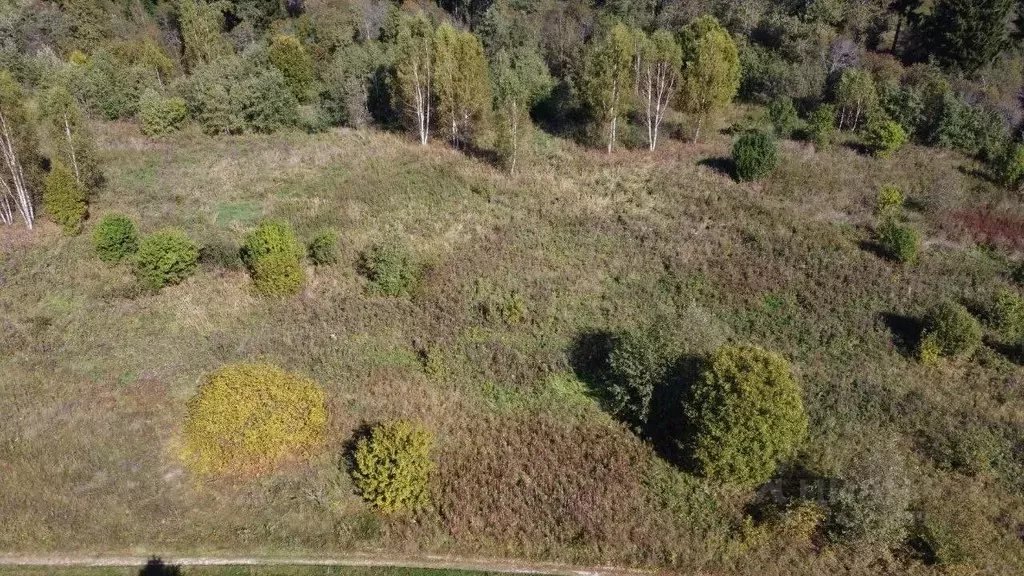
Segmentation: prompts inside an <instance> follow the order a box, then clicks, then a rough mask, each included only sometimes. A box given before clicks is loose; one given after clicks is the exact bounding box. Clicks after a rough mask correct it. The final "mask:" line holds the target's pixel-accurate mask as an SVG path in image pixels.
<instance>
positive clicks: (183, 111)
mask: <svg viewBox="0 0 1024 576" xmlns="http://www.w3.org/2000/svg"><path fill="white" fill-rule="evenodd" d="M186 118H188V107H187V106H186V105H185V100H183V99H182V98H165V97H163V96H161V95H160V94H159V93H157V91H156V90H146V92H145V93H144V94H143V95H142V99H141V100H140V101H139V120H140V121H141V122H142V133H143V134H145V135H146V136H162V135H164V134H169V133H171V132H174V131H175V130H178V129H179V128H181V126H182V125H183V124H184V123H185V119H186Z"/></svg>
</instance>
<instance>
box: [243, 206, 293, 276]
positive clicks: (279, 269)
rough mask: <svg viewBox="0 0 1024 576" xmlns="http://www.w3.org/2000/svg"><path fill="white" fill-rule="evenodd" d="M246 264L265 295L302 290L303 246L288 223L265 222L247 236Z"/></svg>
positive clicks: (244, 260)
mask: <svg viewBox="0 0 1024 576" xmlns="http://www.w3.org/2000/svg"><path fill="white" fill-rule="evenodd" d="M241 255H242V262H243V263H244V264H245V267H246V268H247V269H248V270H249V275H250V276H252V281H253V286H254V287H255V289H256V291H257V292H259V293H261V294H267V295H274V294H279V295H280V294H295V293H296V292H298V291H299V290H301V289H302V284H303V282H304V281H305V277H306V275H305V272H304V271H303V270H302V247H301V246H300V245H299V241H298V240H296V238H295V232H294V231H292V227H291V226H290V225H288V224H287V223H286V222H281V221H278V220H270V221H267V222H263V223H261V224H260V225H259V226H258V227H257V228H256V230H253V231H252V232H251V233H249V234H248V235H247V236H246V237H245V243H244V244H243V245H242V253H241Z"/></svg>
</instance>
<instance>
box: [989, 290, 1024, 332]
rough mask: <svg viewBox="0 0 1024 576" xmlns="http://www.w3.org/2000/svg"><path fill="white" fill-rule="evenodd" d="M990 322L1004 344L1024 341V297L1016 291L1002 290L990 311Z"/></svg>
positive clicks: (997, 294)
mask: <svg viewBox="0 0 1024 576" xmlns="http://www.w3.org/2000/svg"><path fill="white" fill-rule="evenodd" d="M989 320H990V321H991V323H992V327H993V328H995V329H996V330H998V331H999V336H1000V337H1001V338H1002V339H1003V341H1004V342H1006V343H1010V344H1013V343H1018V342H1021V341H1022V340H1024V297H1022V296H1021V295H1020V293H1019V292H1017V291H1016V290H1011V289H1009V288H1005V287H1002V288H1000V289H999V290H998V291H997V292H996V298H995V301H993V302H992V307H991V309H990V310H989Z"/></svg>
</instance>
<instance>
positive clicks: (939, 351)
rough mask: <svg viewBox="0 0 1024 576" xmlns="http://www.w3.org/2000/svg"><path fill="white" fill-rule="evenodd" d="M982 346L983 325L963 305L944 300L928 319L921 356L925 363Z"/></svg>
mask: <svg viewBox="0 0 1024 576" xmlns="http://www.w3.org/2000/svg"><path fill="white" fill-rule="evenodd" d="M980 345H981V324H980V323H979V322H978V320H977V319H976V318H975V317H974V316H972V315H971V313H970V311H968V310H967V308H965V307H964V306H963V305H961V304H957V303H956V302H952V301H948V300H945V301H942V302H940V303H939V304H937V305H935V306H934V307H933V308H932V310H931V311H930V312H929V313H928V314H927V316H926V317H925V320H924V330H923V332H922V333H921V344H920V356H921V360H922V361H923V362H926V363H927V362H930V361H934V360H937V359H938V358H943V357H945V358H951V357H957V356H966V355H969V354H971V353H972V352H974V351H975V350H976V349H977V348H978V346H980Z"/></svg>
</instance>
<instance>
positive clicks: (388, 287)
mask: <svg viewBox="0 0 1024 576" xmlns="http://www.w3.org/2000/svg"><path fill="white" fill-rule="evenodd" d="M360 268H361V270H362V271H363V273H364V274H365V275H366V277H367V278H368V279H369V281H370V290H371V291H372V292H375V293H377V294H381V295H384V296H410V295H411V294H412V292H413V290H414V289H415V288H416V284H417V283H418V282H419V267H418V266H417V265H416V264H415V263H414V262H413V259H412V255H410V254H409V252H408V251H407V250H406V249H405V248H404V247H402V246H400V245H398V244H394V243H388V244H378V245H375V246H371V247H370V248H368V249H367V250H365V251H364V252H363V253H362V255H361V256H360Z"/></svg>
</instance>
